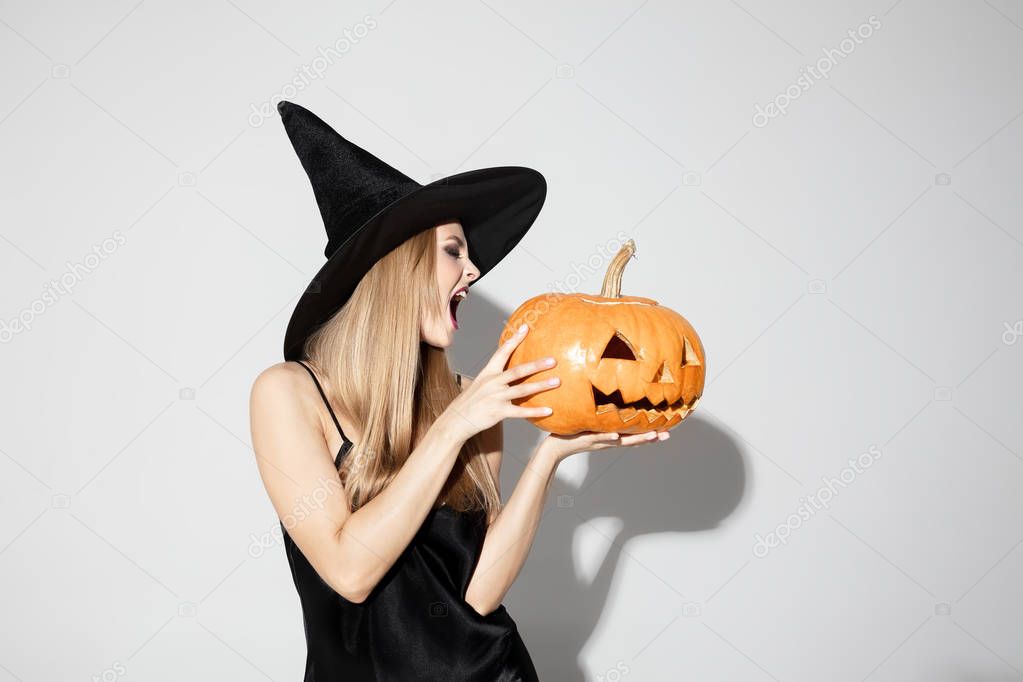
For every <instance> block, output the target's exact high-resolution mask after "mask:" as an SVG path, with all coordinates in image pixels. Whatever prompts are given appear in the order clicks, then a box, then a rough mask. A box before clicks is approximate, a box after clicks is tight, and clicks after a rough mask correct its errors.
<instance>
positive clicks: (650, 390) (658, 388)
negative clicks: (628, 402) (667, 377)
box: [646, 384, 664, 406]
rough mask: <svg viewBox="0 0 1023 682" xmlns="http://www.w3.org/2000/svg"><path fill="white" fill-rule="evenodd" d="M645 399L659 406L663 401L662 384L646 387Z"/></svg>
mask: <svg viewBox="0 0 1023 682" xmlns="http://www.w3.org/2000/svg"><path fill="white" fill-rule="evenodd" d="M646 397H647V400H649V401H650V402H651V403H653V404H654V405H657V406H660V403H661V402H662V401H663V400H664V386H663V385H662V384H648V385H647V387H646Z"/></svg>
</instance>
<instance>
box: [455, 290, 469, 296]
mask: <svg viewBox="0 0 1023 682" xmlns="http://www.w3.org/2000/svg"><path fill="white" fill-rule="evenodd" d="M468 295H469V292H467V291H466V290H465V289H461V290H459V291H456V292H455V295H454V298H465V297H466V296H468Z"/></svg>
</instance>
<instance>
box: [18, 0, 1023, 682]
mask: <svg viewBox="0 0 1023 682" xmlns="http://www.w3.org/2000/svg"><path fill="white" fill-rule="evenodd" d="M871 17H873V19H871ZM849 31H852V33H853V35H854V36H862V35H864V34H866V35H868V37H866V38H862V37H857V38H856V39H855V40H854V39H853V38H850V36H849ZM858 31H862V33H857V32H858ZM346 36H350V38H351V40H350V42H347V43H346V42H345V40H346ZM339 40H340V41H341V47H342V49H343V50H344V52H343V53H336V54H331V53H329V52H327V54H329V55H330V59H329V60H328V59H326V58H324V57H323V56H322V54H323V52H321V51H320V50H321V48H322V49H323V50H324V51H326V50H327V49H328V48H329V47H331V46H334V45H336V44H337V43H338V41H339ZM826 50H832V53H831V54H832V59H831V61H832V62H833V63H830V64H828V65H826V66H830V67H831V68H830V72H829V73H828V77H827V78H820V77H819V76H820V72H819V71H816V70H815V71H814V73H813V74H811V73H809V72H807V71H804V69H805V67H807V66H808V65H809V66H814V68H815V69H816V66H815V65H816V64H817V63H818V60H821V59H826V58H825V51H826ZM834 50H838V51H839V53H835V52H834ZM822 68H825V65H822ZM306 69H307V70H308V71H306ZM313 70H316V71H315V72H314V71H313ZM0 73H2V84H3V87H2V88H0V215H2V227H0V237H2V238H0V270H2V272H3V287H2V288H0V320H2V322H3V325H4V326H3V327H2V328H0V333H2V336H3V339H2V340H3V344H2V345H0V376H2V377H3V379H4V382H3V383H4V386H5V389H6V390H5V391H3V398H2V400H3V402H2V405H0V407H2V410H3V415H4V428H3V429H2V431H0V455H2V456H0V499H2V502H0V505H2V506H0V509H2V512H3V513H2V515H0V582H2V584H3V588H2V595H3V604H2V607H0V614H2V616H0V619H2V622H0V628H2V630H3V631H4V632H5V633H6V634H5V636H4V637H3V638H2V641H0V682H7V681H8V680H24V681H29V680H33V681H34V680H39V681H43V680H46V681H50V680H76V679H79V680H87V679H96V678H102V679H105V680H111V679H125V680H223V679H235V680H243V679H244V680H249V679H251V680H259V679H271V680H278V681H280V682H285V681H290V680H297V679H299V677H300V676H301V669H302V664H303V657H304V653H305V651H304V642H303V634H302V624H301V614H300V610H299V604H298V600H297V596H296V595H295V592H294V588H293V586H292V584H291V578H290V575H289V574H288V568H287V563H286V560H285V557H284V553H283V549H282V548H281V546H280V544H279V543H277V542H276V541H275V539H273V538H269V537H268V536H267V535H266V534H267V533H269V532H270V531H271V530H273V529H274V528H275V527H276V516H275V514H274V512H273V509H272V507H271V506H270V503H269V501H268V500H267V498H266V496H265V493H264V492H263V489H262V487H261V484H260V481H259V478H258V475H257V472H256V467H255V464H254V459H253V455H252V452H251V446H250V438H249V426H248V411H247V407H248V406H247V399H248V391H249V388H250V386H251V382H252V380H253V378H254V377H255V376H256V375H257V374H258V373H259V371H261V370H262V369H263V368H265V367H267V366H269V365H270V364H273V363H274V362H277V361H278V360H279V359H280V345H281V340H282V337H283V333H284V328H285V325H286V323H287V319H288V315H289V314H290V311H291V308H292V306H293V304H294V302H295V300H296V298H297V296H298V294H299V292H300V291H301V290H302V288H303V287H304V286H305V284H306V282H307V281H308V280H309V279H310V278H311V277H312V275H313V273H314V272H315V271H316V270H317V269H318V267H319V266H320V264H321V262H322V249H323V245H324V241H325V238H324V235H323V230H322V226H321V223H320V218H319V215H318V212H317V209H316V205H315V202H314V200H313V196H312V193H311V191H310V189H309V185H308V182H307V179H306V177H305V175H304V173H303V171H302V169H301V167H300V165H299V164H298V161H297V160H296V158H295V156H294V153H293V151H292V148H291V145H290V144H289V142H288V140H287V137H286V135H285V134H284V131H283V129H282V127H281V125H280V123H279V120H278V118H277V116H276V112H275V111H274V109H273V108H272V107H270V106H269V105H266V106H267V108H266V111H267V113H268V116H267V117H266V118H265V119H264V118H263V117H262V116H261V115H259V113H258V111H259V107H260V106H262V105H265V103H267V102H268V101H270V100H271V99H273V98H276V97H279V96H280V95H281V94H282V92H284V94H286V95H289V96H291V97H292V98H293V99H294V100H295V101H296V102H299V103H300V104H303V105H305V106H307V107H309V108H310V109H312V110H313V111H315V112H317V113H319V114H320V115H322V116H323V117H324V118H325V119H326V120H328V121H329V122H331V123H332V124H334V125H335V126H336V127H337V128H338V129H339V130H340V131H341V132H342V133H343V134H345V135H346V136H348V137H349V138H350V139H352V140H353V141H355V142H356V143H358V144H360V145H363V146H365V147H366V148H368V149H370V150H371V151H373V152H374V153H375V154H377V155H378V156H380V157H381V158H383V159H385V160H387V161H388V162H390V163H392V164H393V165H395V166H396V167H398V168H399V169H401V170H403V171H404V172H405V173H407V174H408V175H410V176H412V177H414V178H415V179H417V180H418V181H420V182H423V183H426V182H429V181H430V180H432V179H434V178H436V177H440V176H442V175H449V174H453V173H456V172H459V171H463V170H468V169H472V168H480V167H485V166H492V165H505V164H522V165H527V166H532V167H535V168H537V169H539V170H541V171H542V172H543V173H544V174H545V176H546V177H547V179H548V183H549V195H548V200H547V204H546V206H545V208H544V210H543V212H542V213H541V215H540V218H539V220H538V221H537V223H536V224H535V226H534V227H533V229H532V230H531V231H530V233H529V234H528V236H527V237H526V239H525V240H524V241H523V242H522V245H521V248H519V249H517V250H516V251H515V252H513V253H512V254H511V255H510V256H509V257H508V258H507V259H506V260H505V261H504V262H503V263H502V264H501V265H500V266H499V268H498V269H497V270H495V271H494V272H493V273H492V274H490V275H488V277H487V278H486V279H485V280H484V281H483V282H482V283H481V285H480V286H479V287H478V288H474V290H473V293H474V294H475V296H474V297H471V298H470V301H469V302H468V303H467V304H466V306H465V307H464V308H463V309H462V311H461V315H460V317H461V318H462V320H463V323H464V328H463V330H462V332H460V334H459V339H458V342H457V345H456V349H455V351H454V357H453V364H454V365H455V366H456V367H457V368H458V369H460V370H461V371H464V372H466V373H469V374H473V373H474V372H475V370H476V369H478V367H479V366H480V364H481V363H482V362H483V361H484V360H485V359H486V358H487V357H489V355H490V353H491V352H492V350H493V348H494V345H495V343H496V339H497V335H498V333H499V331H500V326H501V323H502V321H503V320H504V319H505V317H506V316H507V315H508V314H509V313H510V312H511V311H512V310H513V309H514V308H515V307H516V306H517V305H518V304H519V303H520V302H521V301H523V300H524V299H525V298H527V297H529V296H532V295H535V294H538V293H541V292H543V291H547V290H549V289H551V288H553V287H554V286H555V285H556V284H558V283H561V284H562V285H566V286H569V287H570V288H576V289H578V290H581V291H588V292H594V291H596V290H598V289H599V286H600V280H601V277H602V270H603V267H604V264H603V263H602V264H601V265H600V268H599V269H598V270H597V271H591V272H588V273H587V272H586V271H585V270H584V269H582V266H583V265H585V264H586V262H587V260H588V259H589V257H590V256H591V255H593V254H596V253H598V249H599V248H600V247H601V246H602V245H606V244H607V243H608V242H609V241H610V240H613V239H614V238H615V236H616V235H617V234H618V233H619V231H622V232H624V233H625V234H627V235H629V236H632V237H633V238H635V240H636V242H637V246H638V255H637V259H636V260H634V261H632V262H631V263H630V265H629V267H628V269H627V270H626V274H625V279H624V291H625V293H632V294H639V295H645V296H650V297H652V298H655V299H658V300H659V301H660V302H662V303H663V304H664V305H667V306H670V307H672V308H674V309H675V310H678V311H679V312H681V313H682V314H683V315H685V316H686V317H687V318H688V319H689V320H690V321H691V322H692V323H693V325H695V327H696V328H697V330H698V331H699V333H700V334H701V337H702V339H703V341H704V344H705V346H706V348H707V354H708V367H709V380H708V385H707V387H706V391H705V393H704V397H703V400H702V402H701V404H700V406H699V408H698V409H697V412H696V413H695V414H694V416H692V417H691V418H690V419H689V420H687V421H686V422H685V423H684V424H682V425H681V426H680V427H679V428H678V429H676V430H675V431H673V438H672V439H671V440H670V441H668V442H667V443H665V444H659V445H654V446H648V447H645V448H641V449H631V450H625V451H609V452H601V453H596V454H595V455H594V456H592V457H591V456H589V455H579V456H578V457H575V458H573V459H571V460H569V461H567V462H566V463H565V464H564V465H563V466H562V468H561V470H560V471H559V474H558V480H557V482H556V484H555V486H554V488H553V490H552V493H551V497H550V501H549V504H548V506H547V509H546V513H545V515H544V519H543V521H542V526H541V530H540V533H539V537H538V538H537V540H536V543H535V545H534V549H533V552H532V554H531V556H530V558H529V561H528V563H527V565H526V567H525V569H524V570H523V572H522V574H521V576H520V578H519V580H518V581H517V582H516V584H515V585H514V586H513V588H512V590H511V592H510V593H509V595H508V597H507V599H506V601H505V604H506V606H507V607H508V609H509V612H510V613H511V614H512V615H513V617H514V618H515V619H516V621H517V622H518V624H519V627H520V630H521V631H522V633H523V637H524V639H525V641H526V643H527V645H528V647H529V649H530V651H531V652H532V655H533V657H534V659H535V661H536V664H537V666H538V668H539V669H540V671H541V674H542V676H543V678H544V679H545V680H557V681H563V680H564V681H569V682H574V681H578V680H584V679H585V680H677V679H692V680H750V681H761V680H784V681H796V680H814V681H816V680H841V681H845V680H853V681H859V680H871V681H873V682H882V681H892V682H895V681H902V680H928V681H931V682H934V681H949V682H952V681H956V682H959V681H967V680H969V681H971V682H972V681H977V680H995V681H1003V680H1011V679H1023V618H1021V616H1020V612H1021V610H1023V587H1020V581H1019V576H1020V574H1021V572H1023V548H1021V546H1020V542H1021V538H1023V502H1021V496H1020V490H1021V483H1023V425H1021V424H1023V422H1021V420H1020V419H1019V397H1020V381H1021V379H1023V322H1021V319H1023V297H1021V292H1023V224H1021V223H1023V208H1021V203H1020V200H1019V187H1020V182H1021V180H1023V172H1021V169H1020V162H1019V158H1020V155H1021V153H1023V6H1021V5H1020V3H1019V2H1013V1H1012V0H990V2H980V1H977V2H973V1H970V2H966V1H963V2H954V1H941V2H924V1H923V0H883V1H878V2H870V1H868V2H857V3H853V2H844V3H843V2H837V1H834V0H825V1H823V2H812V3H811V2H804V3H797V2H789V1H784V2H766V1H764V0H740V1H739V2H668V1H666V0H645V1H644V0H635V1H632V2H581V1H578V2H566V1H559V2H530V1H525V2H507V1H501V0H487V1H486V2H482V1H481V2H473V1H471V0H466V1H450V2H433V3H419V2H411V1H409V0H394V1H393V2H390V3H387V2H349V3H345V4H344V6H341V4H340V3H328V2H308V3H274V2H269V1H264V0H224V1H214V2H197V1H194V0H193V1H191V2H167V1H165V0H145V1H144V2H137V3H136V2H135V1H134V0H126V1H124V2H103V3H74V2H58V1H56V0H54V1H51V2H34V3H21V4H17V5H16V4H14V3H2V4H0ZM304 74H313V75H304ZM814 74H816V75H814ZM801 77H802V78H803V80H802V81H800V80H799V79H800V78H801ZM292 79H297V80H298V82H299V83H300V85H301V86H302V87H301V88H300V89H299V90H297V91H294V92H293V91H291V90H290V89H286V88H285V86H286V85H288V84H289V83H290V82H292ZM790 87H791V95H793V96H792V97H789V98H788V99H789V101H788V104H787V108H786V111H785V113H784V114H780V113H778V112H776V111H773V110H772V111H770V112H769V111H768V110H767V109H763V108H761V109H760V110H759V111H762V112H764V113H763V114H762V115H761V116H759V117H755V116H754V115H755V114H756V112H757V111H758V108H757V107H758V106H760V107H766V105H767V104H768V103H770V102H772V101H773V100H775V99H776V98H777V97H778V96H779V95H782V99H785V98H786V97H785V96H784V93H786V91H787V89H790ZM274 101H276V100H274ZM783 103H784V102H783ZM771 114H775V115H773V116H772V115H771ZM598 260H599V258H598ZM604 262H605V263H606V261H604ZM578 273H582V274H581V275H579V274H578ZM62 279H63V280H64V281H65V284H66V285H69V286H70V288H67V287H65V288H62V289H58V288H57V285H55V284H52V282H54V281H56V282H58V283H59V282H61V281H62ZM19 319H20V320H22V322H23V323H26V322H27V323H28V326H29V327H30V328H28V329H21V328H20V327H18V326H17V324H16V323H15V320H19ZM506 433H507V451H506V464H505V467H504V470H503V472H502V474H503V475H502V484H503V488H504V491H505V493H506V494H507V493H509V492H510V491H511V489H512V487H513V486H514V484H515V482H516V480H517V477H518V475H519V474H520V473H521V471H522V465H523V462H524V461H525V459H526V458H527V457H528V455H529V452H530V449H531V447H532V446H533V444H534V443H535V442H536V441H537V439H538V438H539V436H540V433H539V432H538V431H537V430H536V429H535V428H533V427H532V426H530V425H528V424H526V423H524V422H521V421H517V422H514V423H509V424H507V425H506ZM598 455H599V456H598ZM861 456H862V460H859V458H860V457H861ZM850 459H852V460H853V462H856V461H858V460H859V461H862V462H864V464H863V465H857V468H858V471H856V470H854V469H853V468H851V466H850V464H849V460H850ZM866 465H869V466H866ZM832 479H835V480H832ZM829 480H831V483H830V484H829V482H828V481H829ZM825 490H827V491H831V492H830V496H831V498H832V499H830V500H829V501H828V504H827V508H823V507H822V508H820V509H815V508H813V507H812V506H811V502H810V500H809V499H808V498H810V497H811V496H813V498H814V499H821V497H822V496H826V495H828V493H827V492H824V491H825ZM559 496H561V497H559ZM825 499H826V498H825ZM559 500H560V503H559ZM801 509H803V510H810V511H808V512H807V513H806V514H805V516H806V517H807V518H805V519H803V518H800V517H799V516H798V514H799V512H800V510H801ZM794 514H795V515H796V516H792V515H794ZM779 528H782V529H783V530H785V531H787V536H786V541H785V543H784V544H781V545H778V546H775V547H771V548H768V547H767V546H766V545H764V546H762V547H761V549H762V550H763V551H757V543H758V537H759V538H764V539H765V541H766V539H767V538H769V537H776V536H775V535H772V533H778V532H779ZM261 537H262V538H263V539H264V540H265V542H266V543H267V544H268V546H265V547H260V545H259V541H258V540H256V539H258V538H261ZM761 555H762V556H761Z"/></svg>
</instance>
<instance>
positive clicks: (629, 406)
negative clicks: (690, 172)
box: [593, 386, 696, 423]
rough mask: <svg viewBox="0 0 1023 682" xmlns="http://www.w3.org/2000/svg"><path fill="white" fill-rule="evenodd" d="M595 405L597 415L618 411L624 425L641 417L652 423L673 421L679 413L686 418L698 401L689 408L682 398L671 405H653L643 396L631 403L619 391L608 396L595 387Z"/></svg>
mask: <svg viewBox="0 0 1023 682" xmlns="http://www.w3.org/2000/svg"><path fill="white" fill-rule="evenodd" d="M593 404H594V406H595V407H596V413H597V414H604V413H605V412H611V411H617V413H618V418H619V419H621V420H622V422H623V423H624V422H629V421H632V420H633V419H635V418H636V417H637V416H640V415H642V416H644V417H646V420H647V422H648V423H650V422H654V421H656V420H657V419H659V418H660V417H667V418H668V419H672V418H673V417H674V416H675V415H676V414H679V413H681V414H682V416H683V417H684V416H686V415H687V414H688V413H689V412H690V410H692V409H693V407H695V405H696V400H694V401H693V405H690V406H687V405H686V404H685V401H684V400H682V398H679V399H678V400H676V401H675V402H673V403H669V402H668V401H667V400H664V399H662V400H661V401H660V402H658V403H652V402H650V399H649V398H647V397H646V396H643V397H642V398H641V399H640V400H634V401H633V402H631V403H630V402H627V401H626V400H625V399H624V398H623V397H622V392H621V391H619V390H618V389H615V390H614V391H612V392H611V393H610V394H607V393H604V392H603V391H601V390H600V389H599V388H597V387H596V386H593Z"/></svg>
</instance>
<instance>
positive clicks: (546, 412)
mask: <svg viewBox="0 0 1023 682" xmlns="http://www.w3.org/2000/svg"><path fill="white" fill-rule="evenodd" d="M553 412H554V410H552V409H551V408H549V407H513V408H512V410H511V414H510V416H512V417H522V418H523V419H528V418H530V417H549V416H551V414H552V413H553Z"/></svg>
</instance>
